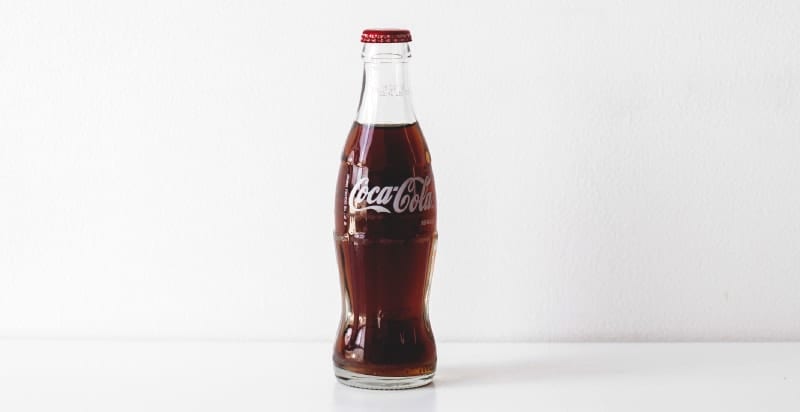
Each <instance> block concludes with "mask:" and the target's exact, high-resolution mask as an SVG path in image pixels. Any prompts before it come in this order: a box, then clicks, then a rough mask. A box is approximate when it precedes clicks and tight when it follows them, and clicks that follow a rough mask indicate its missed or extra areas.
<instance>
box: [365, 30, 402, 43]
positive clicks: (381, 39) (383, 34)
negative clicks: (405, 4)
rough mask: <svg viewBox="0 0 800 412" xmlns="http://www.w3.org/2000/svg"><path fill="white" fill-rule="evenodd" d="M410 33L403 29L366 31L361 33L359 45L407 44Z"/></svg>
mask: <svg viewBox="0 0 800 412" xmlns="http://www.w3.org/2000/svg"><path fill="white" fill-rule="evenodd" d="M410 41H411V32H410V31H408V30H404V29H366V30H364V32H363V33H361V43H408V42H410Z"/></svg>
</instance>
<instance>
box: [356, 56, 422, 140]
mask: <svg viewBox="0 0 800 412" xmlns="http://www.w3.org/2000/svg"><path fill="white" fill-rule="evenodd" d="M361 57H362V58H363V60H364V80H363V83H362V86H361V100H360V101H359V103H358V114H357V116H356V121H357V122H358V123H361V124H376V125H404V124H412V123H414V122H416V121H417V117H416V115H414V107H413V106H412V105H411V89H410V87H409V83H408V60H409V58H410V57H411V49H410V48H409V45H408V43H365V44H364V47H363V49H362V52H361Z"/></svg>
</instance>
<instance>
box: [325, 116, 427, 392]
mask: <svg viewBox="0 0 800 412" xmlns="http://www.w3.org/2000/svg"><path fill="white" fill-rule="evenodd" d="M364 178H368V180H369V182H368V187H370V188H387V189H386V193H387V194H388V193H390V192H392V193H393V197H392V200H393V201H392V202H387V201H384V202H383V203H382V204H383V205H384V206H385V208H386V210H384V212H378V211H375V210H361V209H359V208H358V207H356V208H353V207H351V204H352V203H351V201H350V198H351V195H352V194H353V193H352V191H353V190H357V189H358V187H357V186H358V183H359V180H362V179H364ZM409 178H412V179H410V180H409ZM428 178H429V180H426V179H428ZM406 180H409V181H410V182H411V183H408V184H406V185H405V186H404V185H403V183H404V182H405V181H406ZM422 181H426V182H429V183H426V186H423V185H422V183H420V182H422ZM413 182H417V183H416V186H414V185H415V183H413ZM389 188H391V190H390V189H389ZM398 188H399V189H401V190H397V189H398ZM405 189H408V190H407V191H406V190H405ZM401 191H402V192H403V193H408V194H411V193H415V194H420V195H424V194H425V193H429V194H430V197H429V202H428V203H426V204H425V207H422V205H423V202H422V200H420V201H419V202H417V203H414V202H413V201H410V203H409V202H405V203H403V202H404V201H407V200H409V198H401V199H396V198H395V197H396V196H402V195H403V193H400V192H401ZM377 192H378V189H375V190H374V192H373V194H375V196H371V197H370V199H373V200H374V198H378V197H379V196H378V195H377ZM387 196H388V195H387ZM423 198H424V196H421V197H420V199H423ZM384 200H386V199H384ZM395 200H396V201H397V203H395V202H394V201H395ZM362 204H363V203H362ZM375 204H381V203H380V202H377V203H375ZM403 204H405V205H409V204H411V205H412V206H411V207H409V208H406V209H403V208H402V205H403ZM397 205H400V207H398V206H397ZM414 206H416V209H415V208H414ZM393 207H394V209H393ZM412 209H413V210H412ZM335 213H336V229H335V234H334V235H335V236H334V237H335V242H336V251H337V259H338V263H339V273H340V282H341V285H342V297H343V305H342V306H343V308H342V320H341V324H340V327H339V331H338V335H337V337H336V343H335V346H334V355H333V361H334V364H335V365H336V366H337V367H339V368H342V369H346V370H348V371H351V372H355V373H360V374H365V375H377V376H397V377H404V376H417V375H424V374H429V373H433V372H434V370H435V369H436V345H435V343H434V338H433V332H432V331H431V326H430V322H429V320H428V310H427V295H428V286H429V281H430V275H431V268H432V266H433V258H434V255H435V249H436V238H437V233H436V200H435V187H434V186H433V174H432V171H431V161H430V153H429V152H428V147H427V144H426V143H425V139H424V137H423V135H422V131H421V130H420V128H419V125H418V124H417V123H414V124H409V125H402V126H381V125H362V124H359V123H354V124H353V127H352V129H351V131H350V134H349V136H348V138H347V142H346V143H345V147H344V152H343V154H342V164H341V167H340V170H339V180H338V184H337V192H336V206H335Z"/></svg>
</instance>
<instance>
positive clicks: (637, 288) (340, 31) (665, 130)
mask: <svg viewBox="0 0 800 412" xmlns="http://www.w3.org/2000/svg"><path fill="white" fill-rule="evenodd" d="M75 3H76V4H70V5H64V4H59V3H56V2H30V1H4V2H2V3H0V335H2V336H12V337H30V336H36V337H100V338H113V337H134V338H219V339H227V338H231V339H251V338H260V339H281V340H288V339H315V340H330V341H332V339H333V336H334V333H335V328H336V326H337V322H338V317H339V309H340V308H339V286H338V275H337V273H336V264H335V259H334V253H333V240H332V235H331V232H332V229H333V202H334V184H335V175H336V171H337V167H338V159H339V155H340V152H341V149H342V145H343V143H344V138H345V134H346V133H347V131H348V128H349V126H350V122H351V121H352V119H353V116H354V114H355V109H356V104H357V96H358V93H359V87H360V82H361V72H360V70H361V66H360V65H361V62H360V55H359V54H360V44H359V42H358V39H359V35H360V31H361V29H363V28H365V27H370V26H379V27H380V26H401V27H407V28H410V29H411V30H412V33H413V35H414V38H415V42H414V43H413V45H412V50H413V54H414V58H413V59H412V66H411V69H412V72H411V76H412V78H411V82H412V88H413V91H414V99H415V105H416V109H417V112H418V116H419V118H420V122H421V125H422V127H423V130H424V131H425V133H426V136H427V138H428V142H429V146H430V148H431V151H432V153H433V161H434V168H435V169H434V170H435V173H436V179H437V189H438V190H439V194H438V201H439V233H440V244H439V256H438V259H437V266H436V269H435V274H434V276H435V277H434V282H433V291H432V296H431V304H432V307H431V317H432V321H433V326H434V331H435V333H436V334H437V338H438V339H441V340H454V339H460V340H483V339H486V340H717V339H721V340H739V339H741V340H760V339H798V338H800V167H798V160H799V159H800V42H798V39H800V5H799V4H798V3H797V2H793V1H788V0H787V1H776V2H756V1H747V2H729V1H719V2H695V1H691V2H634V1H630V2H618V1H614V2H612V1H605V2H580V1H579V2H569V3H568V4H565V5H554V4H552V3H555V2H520V1H517V2H499V3H497V4H495V3H492V2H463V1H460V2H416V1H405V2H384V3H381V4H375V3H376V2H366V1H364V2H351V3H343V2H323V1H319V2H302V1H297V2H274V3H269V4H268V2H230V3H229V2H218V4H217V3H211V2H179V1H166V2H163V1H153V2H133V1H130V2H101V1H95V2H75ZM734 3H735V4H734ZM762 3H769V4H768V5H762Z"/></svg>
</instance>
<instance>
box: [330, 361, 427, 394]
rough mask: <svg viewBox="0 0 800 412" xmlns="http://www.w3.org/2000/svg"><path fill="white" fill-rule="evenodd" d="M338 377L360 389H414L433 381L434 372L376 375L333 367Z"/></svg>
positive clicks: (343, 382) (341, 381) (346, 383)
mask: <svg viewBox="0 0 800 412" xmlns="http://www.w3.org/2000/svg"><path fill="white" fill-rule="evenodd" d="M333 373H334V375H336V379H337V380H338V381H339V382H340V383H342V384H344V385H347V386H352V387H354V388H360V389H375V390H398V389H413V388H419V387H421V386H425V385H427V384H429V383H431V382H433V375H434V373H433V372H431V373H427V374H424V375H417V376H376V375H364V374H361V373H356V372H351V371H348V370H346V369H342V368H339V367H337V366H334V367H333Z"/></svg>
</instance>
